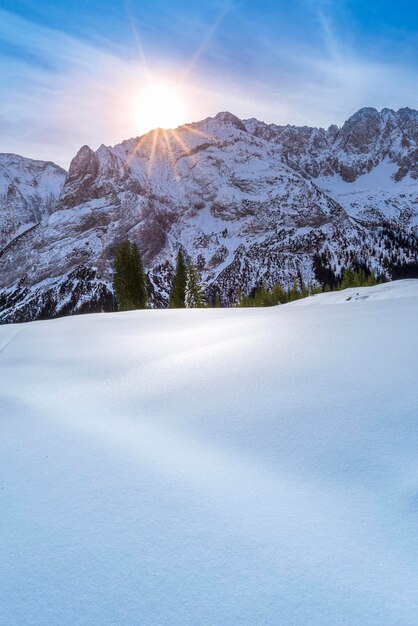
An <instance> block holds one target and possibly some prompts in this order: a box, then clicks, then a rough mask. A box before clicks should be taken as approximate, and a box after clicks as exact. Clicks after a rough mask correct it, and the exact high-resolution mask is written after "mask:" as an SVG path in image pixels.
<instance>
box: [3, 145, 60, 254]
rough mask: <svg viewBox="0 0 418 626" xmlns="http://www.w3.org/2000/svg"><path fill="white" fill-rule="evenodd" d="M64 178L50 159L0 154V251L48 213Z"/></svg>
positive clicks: (52, 206) (54, 203) (57, 195)
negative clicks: (43, 159)
mask: <svg viewBox="0 0 418 626" xmlns="http://www.w3.org/2000/svg"><path fill="white" fill-rule="evenodd" d="M64 178H65V171H64V170H63V169H61V168H60V167H58V165H55V164H54V163H50V162H47V161H33V160H32V159H25V158H24V157H21V156H18V155H16V154H0V252H1V250H2V249H4V247H5V246H6V245H7V244H9V243H10V242H11V241H12V240H13V239H14V238H16V237H18V236H19V235H21V234H22V233H23V232H25V231H26V230H28V229H29V228H30V227H31V226H34V225H35V224H38V223H40V222H41V221H42V219H43V218H45V217H47V216H48V215H50V214H51V213H52V211H53V210H54V208H55V205H56V202H57V199H58V197H59V195H60V193H61V189H62V186H63V184H64Z"/></svg>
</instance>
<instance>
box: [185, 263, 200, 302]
mask: <svg viewBox="0 0 418 626" xmlns="http://www.w3.org/2000/svg"><path fill="white" fill-rule="evenodd" d="M202 291H203V290H202V285H201V283H200V276H199V272H198V271H197V269H196V268H195V266H194V265H193V263H192V262H191V261H189V263H188V265H187V280H186V296H185V300H184V302H185V305H186V308H188V309H199V308H201V307H202V306H203V294H202Z"/></svg>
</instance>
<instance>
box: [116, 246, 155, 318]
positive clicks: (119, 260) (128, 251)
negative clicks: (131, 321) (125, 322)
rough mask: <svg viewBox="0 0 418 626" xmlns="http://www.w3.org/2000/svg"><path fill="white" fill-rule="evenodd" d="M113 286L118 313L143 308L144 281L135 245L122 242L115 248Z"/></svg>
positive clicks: (144, 302)
mask: <svg viewBox="0 0 418 626" xmlns="http://www.w3.org/2000/svg"><path fill="white" fill-rule="evenodd" d="M113 286H114V291H115V296H116V302H117V307H118V310H119V311H132V310H134V309H143V308H145V305H146V303H147V298H148V296H147V289H146V281H145V275H144V270H143V267H142V261H141V255H140V254H139V250H138V246H137V245H136V243H131V242H130V241H124V242H122V243H120V244H119V245H118V246H116V250H115V259H114V274H113Z"/></svg>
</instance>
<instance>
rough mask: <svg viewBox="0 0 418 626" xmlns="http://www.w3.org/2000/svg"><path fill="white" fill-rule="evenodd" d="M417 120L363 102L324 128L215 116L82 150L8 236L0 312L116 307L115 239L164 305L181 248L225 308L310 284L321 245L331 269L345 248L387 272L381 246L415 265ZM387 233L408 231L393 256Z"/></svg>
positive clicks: (8, 317)
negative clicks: (128, 244) (28, 223)
mask: <svg viewBox="0 0 418 626" xmlns="http://www.w3.org/2000/svg"><path fill="white" fill-rule="evenodd" d="M417 115H418V114H417V113H416V112H414V111H409V110H406V109H404V110H401V111H399V112H397V113H394V112H392V111H388V110H384V111H382V112H381V113H378V112H377V111H374V110H373V109H363V110H361V111H359V112H358V113H357V114H356V115H354V116H352V117H351V118H350V119H349V120H348V121H347V122H346V124H344V126H343V127H342V128H341V129H338V128H337V127H335V126H332V127H330V128H329V129H328V130H323V129H314V128H308V127H303V128H297V127H292V126H282V127H279V126H275V125H266V124H263V123H262V122H258V121H257V120H246V121H242V120H240V119H238V118H237V117H235V116H234V115H232V114H231V113H220V114H218V115H217V116H216V117H214V118H208V119H206V120H203V121H202V122H199V123H195V124H190V125H185V126H183V127H180V128H179V129H177V130H176V131H164V130H161V129H157V130H155V131H152V132H151V133H148V134H147V135H145V136H143V137H140V138H137V139H130V140H128V141H124V142H122V143H121V144H119V145H117V146H115V147H113V148H111V147H106V146H101V147H100V148H99V149H98V150H97V151H96V152H93V151H92V150H91V149H90V148H89V147H88V146H84V147H83V148H81V150H80V151H79V152H78V154H77V155H76V157H75V158H74V159H73V161H72V163H71V166H70V169H69V172H68V174H67V175H66V177H65V181H63V177H64V173H63V172H62V170H60V171H59V176H60V181H61V182H60V184H61V185H63V186H62V189H61V188H60V195H59V199H58V201H56V200H55V202H54V203H53V208H52V209H51V210H44V211H43V213H42V215H41V219H40V223H39V225H34V224H32V229H31V230H28V231H27V232H24V233H23V234H20V235H19V236H18V237H16V238H15V239H12V240H9V241H7V240H6V241H5V244H6V246H4V247H3V253H1V252H0V271H1V276H2V286H1V287H2V290H1V291H0V318H1V319H2V320H3V321H13V320H16V321H22V320H25V319H37V318H41V317H48V316H49V317H54V316H56V315H62V314H70V313H75V312H81V311H95V310H97V311H100V310H109V309H111V308H112V306H113V297H112V286H111V285H112V263H113V255H114V247H115V245H116V244H117V243H118V242H119V241H121V240H123V239H126V238H129V239H131V240H135V241H136V242H137V243H138V244H139V246H140V249H141V251H142V255H143V260H144V264H145V267H146V268H147V272H148V276H149V291H150V297H151V300H152V302H153V303H154V305H155V306H163V305H164V304H165V303H166V301H167V295H168V289H169V286H170V281H171V276H172V268H173V262H174V258H175V255H176V252H177V249H178V247H179V246H182V247H183V248H184V249H185V251H186V252H187V254H188V255H190V257H191V258H192V259H193V260H194V262H195V263H196V265H197V267H198V269H199V271H200V272H201V274H202V278H203V280H204V282H205V285H206V287H207V291H208V293H209V294H219V295H220V297H221V300H222V301H223V303H224V304H228V303H231V302H233V301H234V299H235V297H236V294H237V291H238V290H239V289H240V290H242V291H244V292H246V291H249V290H250V289H251V288H253V287H254V286H255V285H256V284H258V283H260V282H265V283H266V284H267V285H273V284H274V283H275V282H277V281H282V282H291V281H292V280H293V279H294V277H295V276H296V275H301V276H302V277H303V278H304V279H305V280H307V281H308V280H314V278H315V274H314V268H313V263H312V258H313V255H314V254H315V253H316V252H318V251H323V250H324V249H326V250H327V254H328V255H329V256H330V259H331V262H332V263H333V264H334V266H335V268H336V269H338V267H339V265H340V264H341V263H343V262H346V261H347V259H346V256H347V254H348V252H347V251H349V252H350V254H351V255H352V254H354V253H355V254H356V255H357V256H358V258H359V259H360V260H361V259H363V260H364V259H367V260H368V262H369V265H370V266H371V267H372V268H373V269H375V270H377V271H386V269H385V266H384V261H383V252H382V246H383V248H384V247H385V246H389V248H390V251H391V254H395V255H398V256H397V258H399V260H401V261H408V260H410V258H411V255H412V257H413V255H414V252H413V249H414V245H415V243H414V242H416V236H417V231H416V228H417V191H418V183H417V182H416V178H417V177H416V167H417V163H416V159H415V160H414V157H413V155H414V150H416V145H417V136H418V135H417V133H418V118H417ZM51 167H53V166H51ZM402 168H403V170H402V171H405V172H406V173H405V174H403V175H402V176H400V174H399V171H400V170H401V169H402ZM58 170H59V168H58ZM365 174H366V176H364V175H365ZM377 174H379V176H377ZM373 176H375V178H376V177H377V178H376V180H374V179H373ZM57 177H58V174H57ZM370 177H372V178H370ZM364 178H366V183H365V181H364ZM396 179H399V181H398V182H396ZM369 180H370V182H369V183H368V182H367V181H369ZM348 181H352V182H348ZM54 198H56V196H54ZM391 228H392V229H394V230H396V232H397V233H398V231H399V232H402V233H403V232H405V233H407V237H408V238H407V239H405V238H403V235H402V237H401V236H400V235H399V237H398V239H396V241H398V243H397V244H396V246H397V248H396V250H394V249H393V245H394V244H393V242H392V243H390V245H389V244H388V243H387V241H386V240H387V238H388V237H389V238H390V237H391V236H392V235H391V233H392V231H391ZM382 229H383V230H382ZM384 229H386V230H384ZM388 233H389V234H388ZM385 238H386V239H385ZM385 242H386V243H385ZM399 242H401V243H399ZM344 255H346V256H344ZM350 258H351V257H350Z"/></svg>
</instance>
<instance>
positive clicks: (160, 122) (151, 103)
mask: <svg viewBox="0 0 418 626" xmlns="http://www.w3.org/2000/svg"><path fill="white" fill-rule="evenodd" d="M185 118H186V110H185V106H184V102H183V100H182V98H181V96H180V94H179V92H178V90H176V88H175V87H174V86H172V85H170V84H169V83H164V82H155V83H152V84H149V85H147V86H146V87H144V88H143V89H142V90H141V91H140V92H139V94H138V96H137V98H136V100H135V103H134V123H135V126H136V129H137V132H138V133H139V134H141V135H142V134H145V133H147V132H148V131H150V130H153V129H154V128H176V127H177V126H180V124H184V123H185V121H186V119H185Z"/></svg>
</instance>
